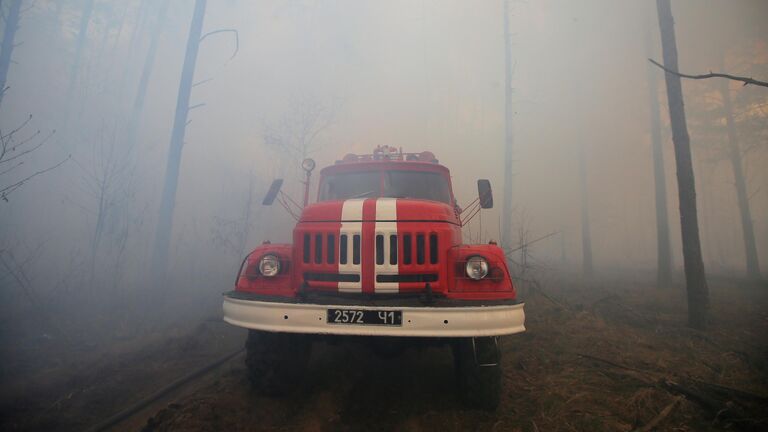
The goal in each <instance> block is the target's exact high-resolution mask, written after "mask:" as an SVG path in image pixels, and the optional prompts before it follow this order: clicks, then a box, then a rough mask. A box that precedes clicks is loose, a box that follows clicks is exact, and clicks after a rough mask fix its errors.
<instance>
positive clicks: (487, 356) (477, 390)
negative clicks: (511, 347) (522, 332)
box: [453, 337, 502, 411]
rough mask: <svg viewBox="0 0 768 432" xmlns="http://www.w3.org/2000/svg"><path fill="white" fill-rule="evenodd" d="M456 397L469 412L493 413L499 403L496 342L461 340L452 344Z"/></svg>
mask: <svg viewBox="0 0 768 432" xmlns="http://www.w3.org/2000/svg"><path fill="white" fill-rule="evenodd" d="M453 362H454V367H455V369H456V378H457V380H458V388H459V395H460V397H461V399H462V402H464V405H466V406H467V407H469V408H475V409H482V410H486V411H494V410H496V408H497V407H498V406H499V401H500V399H501V375H502V374H501V351H500V350H499V345H498V338H496V337H483V338H462V339H459V340H457V341H455V342H454V344H453Z"/></svg>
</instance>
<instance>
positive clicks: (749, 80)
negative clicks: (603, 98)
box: [648, 59, 768, 87]
mask: <svg viewBox="0 0 768 432" xmlns="http://www.w3.org/2000/svg"><path fill="white" fill-rule="evenodd" d="M648 61H649V62H651V63H653V64H655V65H656V66H658V67H660V68H661V69H663V70H664V71H665V72H669V73H671V74H672V75H676V76H679V77H681V78H690V79H695V80H700V79H707V78H727V79H729V80H733V81H741V82H743V83H744V85H748V84H752V85H756V86H760V87H768V82H766V81H759V80H756V79H752V78H747V77H741V76H736V75H728V74H724V73H714V72H710V73H708V74H703V75H689V74H684V73H680V72H677V71H673V70H672V69H667V68H666V67H664V66H663V65H661V64H660V63H658V62H656V61H654V60H653V59H648Z"/></svg>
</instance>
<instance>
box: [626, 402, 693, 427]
mask: <svg viewBox="0 0 768 432" xmlns="http://www.w3.org/2000/svg"><path fill="white" fill-rule="evenodd" d="M681 400H683V397H682V396H678V397H676V398H674V399H673V400H672V402H671V403H670V404H669V405H667V406H666V407H665V408H664V409H663V410H661V412H660V413H659V414H658V415H657V416H656V417H654V418H653V419H652V420H651V421H650V422H648V424H647V425H645V426H643V427H641V428H637V429H635V430H634V432H649V431H651V430H653V429H654V428H655V427H656V426H658V425H659V423H661V421H662V420H664V419H665V418H667V416H669V414H670V413H671V412H672V410H673V409H675V407H676V406H677V404H678V403H679V402H680V401H681Z"/></svg>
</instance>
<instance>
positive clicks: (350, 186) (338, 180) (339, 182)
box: [318, 171, 451, 204]
mask: <svg viewBox="0 0 768 432" xmlns="http://www.w3.org/2000/svg"><path fill="white" fill-rule="evenodd" d="M353 198H414V199H423V200H430V201H440V202H444V203H446V204H450V203H451V192H450V188H449V187H448V181H447V179H446V178H445V177H444V176H442V175H441V174H439V173H434V172H424V171H368V172H350V173H339V174H331V175H327V176H325V177H323V180H322V182H321V184H320V196H319V198H318V201H334V200H347V199H353Z"/></svg>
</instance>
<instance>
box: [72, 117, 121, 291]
mask: <svg viewBox="0 0 768 432" xmlns="http://www.w3.org/2000/svg"><path fill="white" fill-rule="evenodd" d="M116 131H117V128H116V127H112V128H110V129H108V128H107V127H105V126H102V127H101V128H100V129H99V131H98V133H97V137H96V141H95V143H94V146H93V151H92V155H91V157H90V158H89V159H90V160H88V161H81V160H79V158H75V159H74V160H75V163H76V164H77V166H78V167H80V169H81V170H82V171H83V183H84V185H85V192H86V194H87V195H88V196H90V198H91V199H92V203H91V204H89V205H87V206H81V208H83V209H86V210H88V212H89V213H90V214H91V215H92V216H93V218H94V221H93V234H92V237H91V244H90V254H89V260H88V265H89V270H88V275H89V288H90V289H93V288H94V286H93V285H94V281H95V277H96V263H97V258H98V257H99V256H100V255H101V249H100V248H101V245H102V242H103V240H104V236H105V234H107V233H108V232H110V233H111V234H114V236H115V238H116V239H117V244H118V245H120V244H121V243H123V242H124V239H122V236H123V235H124V233H123V231H124V225H126V224H125V223H120V222H119V221H120V219H121V218H124V216H125V213H126V210H127V209H126V206H125V204H126V200H127V199H128V197H129V195H130V189H129V184H128V182H129V179H130V174H131V169H132V166H131V164H129V163H127V161H128V160H129V159H130V158H129V156H128V152H130V149H125V148H124V147H122V146H120V145H119V144H118V140H117V137H116V133H117V132H116ZM122 247H124V245H123V246H122Z"/></svg>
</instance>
